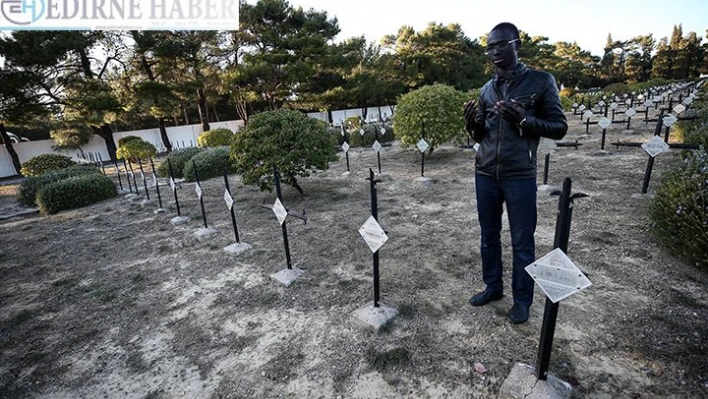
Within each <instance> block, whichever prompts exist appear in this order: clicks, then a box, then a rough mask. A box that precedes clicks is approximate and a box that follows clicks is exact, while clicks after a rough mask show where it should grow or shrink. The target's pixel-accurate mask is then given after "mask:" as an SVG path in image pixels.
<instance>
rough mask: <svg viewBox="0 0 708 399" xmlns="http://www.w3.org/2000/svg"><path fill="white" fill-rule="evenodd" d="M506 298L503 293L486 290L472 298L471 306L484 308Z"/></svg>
mask: <svg viewBox="0 0 708 399" xmlns="http://www.w3.org/2000/svg"><path fill="white" fill-rule="evenodd" d="M503 297H504V293H503V292H501V291H497V292H491V291H487V290H484V291H482V292H480V293H479V294H477V295H475V296H473V297H472V298H470V304H471V305H472V306H482V305H486V304H488V303H489V302H491V301H498V300H500V299H502V298H503Z"/></svg>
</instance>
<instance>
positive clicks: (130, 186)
mask: <svg viewBox="0 0 708 399" xmlns="http://www.w3.org/2000/svg"><path fill="white" fill-rule="evenodd" d="M123 169H125V180H127V181H128V191H130V192H131V193H132V192H133V185H132V183H131V182H130V173H128V164H127V163H125V158H123Z"/></svg>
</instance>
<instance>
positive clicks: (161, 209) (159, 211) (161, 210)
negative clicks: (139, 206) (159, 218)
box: [152, 208, 167, 215]
mask: <svg viewBox="0 0 708 399" xmlns="http://www.w3.org/2000/svg"><path fill="white" fill-rule="evenodd" d="M165 212H167V211H165V209H164V208H157V209H155V210H154V211H152V213H154V214H156V215H157V214H158V213H165Z"/></svg>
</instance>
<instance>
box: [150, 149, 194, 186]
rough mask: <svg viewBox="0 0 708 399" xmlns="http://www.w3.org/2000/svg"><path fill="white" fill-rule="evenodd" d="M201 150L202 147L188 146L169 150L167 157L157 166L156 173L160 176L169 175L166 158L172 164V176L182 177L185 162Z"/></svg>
mask: <svg viewBox="0 0 708 399" xmlns="http://www.w3.org/2000/svg"><path fill="white" fill-rule="evenodd" d="M202 151H204V148H200V147H190V148H184V149H181V150H175V151H172V152H170V153H169V154H168V155H167V158H166V159H165V160H164V161H163V162H161V163H160V165H159V166H158V167H157V174H158V175H159V176H161V177H168V176H169V175H170V171H169V169H168V167H167V160H169V161H170V164H171V165H172V176H173V177H174V178H175V179H177V178H180V177H184V167H185V165H187V162H189V160H190V159H192V157H193V156H195V155H197V154H199V153H200V152H202Z"/></svg>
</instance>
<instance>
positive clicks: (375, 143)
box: [372, 140, 381, 152]
mask: <svg viewBox="0 0 708 399" xmlns="http://www.w3.org/2000/svg"><path fill="white" fill-rule="evenodd" d="M372 147H373V148H374V151H376V152H379V151H381V143H379V141H378V140H376V141H374V145H373V146H372Z"/></svg>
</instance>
